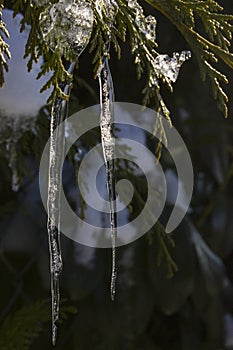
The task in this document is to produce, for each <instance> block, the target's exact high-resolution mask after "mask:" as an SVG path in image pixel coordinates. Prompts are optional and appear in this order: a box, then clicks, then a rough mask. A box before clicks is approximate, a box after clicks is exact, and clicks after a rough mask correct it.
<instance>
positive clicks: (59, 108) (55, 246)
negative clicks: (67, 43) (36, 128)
mask: <svg viewBox="0 0 233 350" xmlns="http://www.w3.org/2000/svg"><path fill="white" fill-rule="evenodd" d="M74 67H75V63H72V64H71V65H70V67H69V73H70V74H71V73H72V72H73V70H74ZM61 88H62V89H63V91H64V93H65V94H69V90H70V84H67V85H64V84H63V86H62V85H61ZM66 116H67V102H66V101H64V100H62V99H61V98H57V99H56V100H55V102H54V105H53V108H52V113H51V122H50V153H49V180H48V201H47V210H48V223H47V229H48V237H49V253H50V273H51V296H52V343H53V345H55V343H56V336H57V326H56V322H57V320H58V319H59V302H60V292H59V275H60V273H61V270H62V257H61V246H60V192H61V184H62V174H61V173H62V162H61V161H62V159H63V152H64V139H65V137H64V130H63V129H62V128H61V127H60V128H57V127H58V126H59V125H60V124H61V123H62V122H63V121H64V120H65V118H66Z"/></svg>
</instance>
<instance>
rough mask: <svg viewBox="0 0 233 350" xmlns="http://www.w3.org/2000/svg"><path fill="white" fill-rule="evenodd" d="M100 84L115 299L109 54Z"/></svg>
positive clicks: (114, 230)
mask: <svg viewBox="0 0 233 350" xmlns="http://www.w3.org/2000/svg"><path fill="white" fill-rule="evenodd" d="M98 77H99V85H100V106H101V111H100V130H101V141H102V149H103V156H104V162H105V168H106V175H107V186H108V197H109V205H110V229H111V245H112V274H111V287H110V292H111V299H112V300H114V299H115V294H116V278H117V268H116V240H117V215H116V202H115V200H116V188H115V178H114V155H115V139H114V136H113V121H114V115H113V102H114V88H113V82H112V76H111V72H110V68H109V64H108V57H107V55H106V56H105V57H104V59H103V64H102V65H101V67H100V69H99V73H98Z"/></svg>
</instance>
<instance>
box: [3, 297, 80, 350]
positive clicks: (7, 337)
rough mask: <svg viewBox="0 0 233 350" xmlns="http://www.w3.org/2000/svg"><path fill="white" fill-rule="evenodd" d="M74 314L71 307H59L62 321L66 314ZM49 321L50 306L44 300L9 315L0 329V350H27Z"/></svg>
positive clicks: (74, 311)
mask: <svg viewBox="0 0 233 350" xmlns="http://www.w3.org/2000/svg"><path fill="white" fill-rule="evenodd" d="M74 313H76V310H75V309H74V308H73V307H70V306H62V307H61V318H62V319H63V320H65V319H67V317H68V314H74ZM50 319H51V315H50V305H49V302H48V301H45V300H43V301H38V302H36V303H35V304H33V305H30V306H26V307H23V308H22V309H20V310H18V311H17V312H15V313H14V314H13V315H9V316H8V317H7V318H6V319H5V321H4V322H3V324H2V326H1V328H0V349H1V350H28V349H29V348H30V346H31V344H32V343H33V341H34V340H35V339H36V338H37V337H38V336H39V334H40V333H41V332H42V330H43V327H44V324H45V323H48V322H50Z"/></svg>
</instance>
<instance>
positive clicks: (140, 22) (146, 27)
mask: <svg viewBox="0 0 233 350" xmlns="http://www.w3.org/2000/svg"><path fill="white" fill-rule="evenodd" d="M128 6H129V7H130V8H131V9H133V10H134V11H135V23H136V25H137V26H138V28H139V30H141V31H142V32H143V33H144V34H145V36H146V38H147V39H149V40H151V41H154V40H155V38H156V23H157V22H156V19H155V18H154V17H153V16H151V15H149V16H147V17H145V15H144V12H143V8H142V7H141V6H140V5H139V3H138V2H137V0H129V1H128Z"/></svg>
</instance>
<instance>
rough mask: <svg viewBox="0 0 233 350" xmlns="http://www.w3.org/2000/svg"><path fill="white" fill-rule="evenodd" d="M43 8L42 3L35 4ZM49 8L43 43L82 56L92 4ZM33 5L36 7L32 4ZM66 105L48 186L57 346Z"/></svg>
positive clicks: (55, 120)
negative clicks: (61, 196) (63, 123)
mask: <svg viewBox="0 0 233 350" xmlns="http://www.w3.org/2000/svg"><path fill="white" fill-rule="evenodd" d="M34 3H35V4H37V5H41V2H38V1H37V0H34ZM43 3H44V4H46V5H48V6H47V7H45V10H44V11H43V12H42V13H41V14H40V18H39V22H40V29H41V33H42V35H43V38H44V40H45V41H46V42H47V44H48V45H49V47H50V49H51V50H53V51H54V50H56V49H57V47H59V49H60V54H61V56H63V55H64V56H65V57H67V56H69V54H70V53H72V55H73V54H74V55H75V56H76V58H77V59H78V57H79V56H80V54H81V53H82V52H83V50H84V49H85V48H86V46H87V44H88V43H89V40H90V37H91V33H92V27H93V21H94V15H93V11H92V7H91V4H90V3H89V1H82V0H73V1H72V0H59V1H58V2H57V3H55V4H51V3H50V2H48V1H45V0H44V2H43ZM32 4H33V3H32ZM74 67H75V63H72V64H71V65H70V67H69V70H68V72H69V73H70V74H71V73H72V72H73V70H74ZM60 87H61V89H62V90H63V92H64V93H65V94H68V95H69V90H70V85H65V84H60ZM66 115H67V102H65V101H64V100H62V99H61V98H57V99H56V100H55V102H54V105H53V108H52V114H51V124H50V154H49V183H48V201H47V208H48V224H47V227H48V236H49V251H50V273H51V295H52V343H53V345H55V343H56V336H57V326H56V322H57V320H58V319H59V301H60V292H59V275H60V273H61V270H62V258H61V246H60V192H61V184H62V179H61V170H62V164H61V160H62V159H63V152H64V139H65V137H64V136H65V135H64V133H65V131H64V130H63V129H62V128H61V127H60V128H59V129H58V128H57V127H58V125H59V124H60V123H62V122H63V120H64V119H65V118H66Z"/></svg>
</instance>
